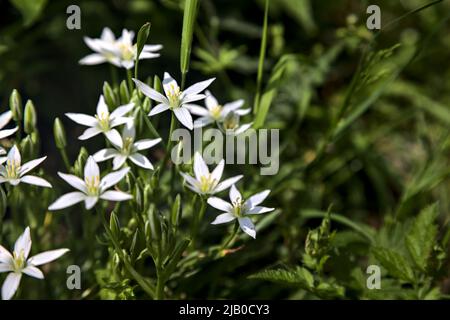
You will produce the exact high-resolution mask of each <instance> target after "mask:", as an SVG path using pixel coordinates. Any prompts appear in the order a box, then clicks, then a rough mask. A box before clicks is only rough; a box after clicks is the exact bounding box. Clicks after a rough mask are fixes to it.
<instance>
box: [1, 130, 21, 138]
mask: <svg viewBox="0 0 450 320" xmlns="http://www.w3.org/2000/svg"><path fill="white" fill-rule="evenodd" d="M17 130H19V127H15V128H13V129H6V130H2V131H0V139H4V138H6V137H9V136H10V135H12V134H14V133H16V132H17Z"/></svg>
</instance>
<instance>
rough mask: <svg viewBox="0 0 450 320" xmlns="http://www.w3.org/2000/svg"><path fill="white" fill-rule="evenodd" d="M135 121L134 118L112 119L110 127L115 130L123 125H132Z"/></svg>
mask: <svg viewBox="0 0 450 320" xmlns="http://www.w3.org/2000/svg"><path fill="white" fill-rule="evenodd" d="M133 121H134V118H133V117H115V118H111V120H110V122H109V127H110V128H114V127H117V126H120V125H122V124H127V125H130V124H131V123H132V122H133Z"/></svg>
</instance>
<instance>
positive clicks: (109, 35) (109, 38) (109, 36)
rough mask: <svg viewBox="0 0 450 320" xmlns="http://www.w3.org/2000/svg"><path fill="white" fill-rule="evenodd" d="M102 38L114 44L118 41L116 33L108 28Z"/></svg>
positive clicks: (104, 29) (103, 32)
mask: <svg viewBox="0 0 450 320" xmlns="http://www.w3.org/2000/svg"><path fill="white" fill-rule="evenodd" d="M100 38H101V39H102V40H104V41H107V42H113V41H114V40H116V37H115V36H114V33H113V32H112V31H111V29H110V28H108V27H104V28H103V31H102V35H101V36H100Z"/></svg>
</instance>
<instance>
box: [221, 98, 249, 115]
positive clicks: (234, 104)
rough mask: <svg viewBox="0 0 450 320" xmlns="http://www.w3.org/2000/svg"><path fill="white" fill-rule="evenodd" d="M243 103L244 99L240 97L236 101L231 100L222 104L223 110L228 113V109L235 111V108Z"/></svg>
mask: <svg viewBox="0 0 450 320" xmlns="http://www.w3.org/2000/svg"><path fill="white" fill-rule="evenodd" d="M243 105H244V100H242V99H241V100H237V101H233V102H230V103H225V104H224V105H223V111H225V112H226V113H228V112H230V111H235V110H236V109H239V108H240V107H242V106H243ZM249 110H250V109H249Z"/></svg>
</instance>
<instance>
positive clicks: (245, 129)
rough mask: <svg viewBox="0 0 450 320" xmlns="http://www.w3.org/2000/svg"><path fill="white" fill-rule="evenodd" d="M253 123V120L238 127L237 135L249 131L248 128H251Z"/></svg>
mask: <svg viewBox="0 0 450 320" xmlns="http://www.w3.org/2000/svg"><path fill="white" fill-rule="evenodd" d="M252 125H253V122H250V123H247V124H243V125H242V126H240V127H239V128H237V129H236V130H235V131H234V134H235V135H238V134H241V133H243V132H245V131H247V130H248V129H250V127H251V126H252Z"/></svg>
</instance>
